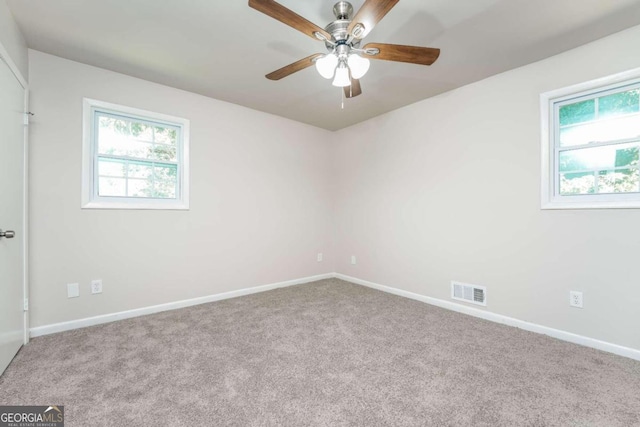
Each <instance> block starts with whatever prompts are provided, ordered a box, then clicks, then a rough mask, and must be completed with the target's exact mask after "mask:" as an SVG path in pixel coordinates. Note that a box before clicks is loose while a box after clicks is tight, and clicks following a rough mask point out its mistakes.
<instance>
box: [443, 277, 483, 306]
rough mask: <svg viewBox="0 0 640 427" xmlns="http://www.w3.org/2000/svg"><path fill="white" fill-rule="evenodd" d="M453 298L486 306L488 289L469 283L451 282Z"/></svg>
mask: <svg viewBox="0 0 640 427" xmlns="http://www.w3.org/2000/svg"><path fill="white" fill-rule="evenodd" d="M451 298H453V299H457V300H460V301H464V302H469V303H471V304H477V305H485V306H486V305H487V288H486V287H484V286H477V285H469V284H467V283H460V282H451Z"/></svg>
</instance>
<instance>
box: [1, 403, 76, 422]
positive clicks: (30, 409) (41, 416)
mask: <svg viewBox="0 0 640 427" xmlns="http://www.w3.org/2000/svg"><path fill="white" fill-rule="evenodd" d="M0 427H64V406H53V405H52V406H0Z"/></svg>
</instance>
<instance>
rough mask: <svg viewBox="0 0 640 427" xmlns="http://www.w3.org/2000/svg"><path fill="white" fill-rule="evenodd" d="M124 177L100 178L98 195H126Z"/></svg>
mask: <svg viewBox="0 0 640 427" xmlns="http://www.w3.org/2000/svg"><path fill="white" fill-rule="evenodd" d="M125 189H126V180H125V179H124V178H98V195H99V196H102V197H113V196H115V197H125V196H126V194H125V193H126V190H125Z"/></svg>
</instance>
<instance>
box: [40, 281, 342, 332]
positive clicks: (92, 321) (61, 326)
mask: <svg viewBox="0 0 640 427" xmlns="http://www.w3.org/2000/svg"><path fill="white" fill-rule="evenodd" d="M333 277H335V274H334V273H327V274H320V275H317V276H310V277H304V278H301V279H294V280H288V281H286V282H278V283H271V284H269V285H262V286H256V287H253V288H245V289H240V290H237V291H230V292H224V293H221V294H215V295H208V296H204V297H199V298H192V299H187V300H182V301H175V302H169V303H166V304H159V305H153V306H150V307H142V308H136V309H133V310H127V311H120V312H118V313H110V314H103V315H101V316H95V317H87V318H85V319H78V320H71V321H68V322H61V323H54V324H51V325H44V326H38V327H35V328H31V329H30V330H29V332H30V335H31V337H39V336H42V335H49V334H55V333H57V332H64V331H70V330H72V329H79V328H85V327H87V326H94V325H100V324H102V323H109V322H115V321H116V320H123V319H130V318H132V317H138V316H145V315H147V314H153V313H159V312H161V311H168V310H176V309H178V308H184V307H191V306H194V305H199V304H205V303H208V302H214V301H220V300H225V299H229V298H236V297H240V296H243V295H250V294H255V293H258V292H265V291H270V290H272V289H276V288H284V287H288V286H294V285H301V284H303V283H309V282H315V281H316V280H322V279H331V278H333Z"/></svg>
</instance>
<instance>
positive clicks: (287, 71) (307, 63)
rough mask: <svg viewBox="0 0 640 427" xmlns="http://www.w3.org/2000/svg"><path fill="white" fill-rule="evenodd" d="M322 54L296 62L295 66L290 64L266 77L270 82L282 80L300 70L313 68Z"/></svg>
mask: <svg viewBox="0 0 640 427" xmlns="http://www.w3.org/2000/svg"><path fill="white" fill-rule="evenodd" d="M321 56H322V54H321V53H315V54H313V55H311V56H307V57H306V58H304V59H301V60H300V61H296V62H294V63H293V64H289V65H287V66H286V67H282V68H280V69H279V70H276V71H274V72H272V73H269V74H267V75H266V76H265V77H266V78H268V79H269V80H280V79H281V78H283V77H287V76H289V75H291V74H293V73H297V72H298V71H300V70H304V69H305V68H308V67H311V66H312V65H313V64H314V61H313V60H314V59H316V58H319V57H321Z"/></svg>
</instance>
